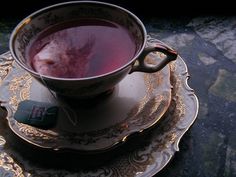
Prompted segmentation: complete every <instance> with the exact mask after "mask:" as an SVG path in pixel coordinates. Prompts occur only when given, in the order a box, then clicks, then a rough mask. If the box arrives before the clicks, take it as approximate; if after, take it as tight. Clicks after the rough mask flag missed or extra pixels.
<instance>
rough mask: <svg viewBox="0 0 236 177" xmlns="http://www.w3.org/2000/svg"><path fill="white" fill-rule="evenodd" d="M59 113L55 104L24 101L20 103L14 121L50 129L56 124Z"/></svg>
mask: <svg viewBox="0 0 236 177" xmlns="http://www.w3.org/2000/svg"><path fill="white" fill-rule="evenodd" d="M57 113H58V107H57V106H55V105H53V104H50V103H45V102H38V101H32V100H24V101H22V102H20V103H19V105H18V108H17V110H16V112H15V114H14V119H15V120H17V121H18V122H20V123H24V124H28V125H32V126H35V127H38V128H42V129H48V128H50V127H53V126H54V125H55V124H56V121H57Z"/></svg>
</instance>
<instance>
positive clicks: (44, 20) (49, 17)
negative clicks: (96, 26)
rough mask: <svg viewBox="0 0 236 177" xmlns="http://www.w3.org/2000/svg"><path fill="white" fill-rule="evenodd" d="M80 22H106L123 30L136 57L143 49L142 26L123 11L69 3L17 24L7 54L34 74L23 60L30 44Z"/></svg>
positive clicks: (92, 4) (103, 6) (110, 6)
mask: <svg viewBox="0 0 236 177" xmlns="http://www.w3.org/2000/svg"><path fill="white" fill-rule="evenodd" d="M83 18H96V19H103V20H108V21H111V22H114V23H117V24H119V25H121V26H122V27H124V28H126V29H127V31H128V32H129V33H130V35H131V38H132V40H133V42H134V44H135V56H137V55H138V54H139V53H140V52H141V50H142V49H143V48H144V45H145V35H146V31H145V28H144V26H143V24H142V22H141V21H140V20H139V19H138V18H137V17H136V16H135V15H133V14H132V13H130V12H129V11H127V10H126V9H123V8H121V7H118V6H115V5H111V4H107V3H101V2H86V1H82V2H68V3H61V4H56V5H53V6H50V7H46V8H44V9H41V10H39V11H37V12H35V13H33V14H31V15H29V16H28V17H27V18H25V19H24V20H22V21H21V22H20V23H19V25H18V26H17V27H16V28H15V30H14V31H13V33H12V35H11V39H10V50H11V52H12V54H13V56H14V58H15V59H16V60H17V62H18V63H20V65H21V66H23V67H24V68H26V69H27V70H29V71H30V72H34V71H32V68H30V65H29V64H28V62H27V57H26V48H27V46H29V45H30V43H31V42H32V40H33V39H34V38H35V37H36V36H37V35H38V34H39V33H40V32H42V31H43V30H45V29H47V28H48V27H50V26H53V25H56V24H58V23H62V22H68V21H73V20H77V19H83ZM135 56H134V57H133V58H132V59H134V58H135ZM132 59H131V61H130V62H132ZM34 74H35V73H34ZM36 74H37V73H36Z"/></svg>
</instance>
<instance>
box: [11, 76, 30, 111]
mask: <svg viewBox="0 0 236 177" xmlns="http://www.w3.org/2000/svg"><path fill="white" fill-rule="evenodd" d="M31 83H32V77H31V76H30V74H28V73H24V75H22V76H13V79H12V80H11V82H10V84H9V91H10V92H11V94H10V95H11V97H10V102H9V104H10V105H12V107H13V109H14V111H15V110H16V109H17V106H18V104H19V102H20V101H22V100H26V99H29V97H30V87H31Z"/></svg>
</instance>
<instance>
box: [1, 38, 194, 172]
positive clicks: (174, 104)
mask: <svg viewBox="0 0 236 177" xmlns="http://www.w3.org/2000/svg"><path fill="white" fill-rule="evenodd" d="M151 42H155V40H154V39H152V40H151ZM186 72H187V68H186V65H185V63H184V61H183V60H182V59H181V58H180V57H178V59H177V60H176V61H175V62H173V63H172V64H170V73H171V77H170V81H171V84H172V86H173V89H172V92H171V98H172V99H171V103H170V106H169V108H168V110H167V112H166V113H165V114H164V117H163V118H162V119H161V120H160V122H159V124H158V126H157V127H154V129H152V130H151V132H150V133H149V135H148V137H147V138H146V139H147V143H145V145H143V146H142V147H139V146H138V147H135V148H134V149H133V150H132V152H126V153H124V154H122V155H119V156H116V157H114V158H113V159H112V160H111V161H109V164H108V163H105V164H104V165H103V166H102V167H98V168H95V169H92V170H78V171H76V172H69V171H68V172H67V171H63V170H61V169H58V170H51V169H43V167H42V168H36V169H35V168H34V166H32V167H28V168H27V170H29V171H30V173H31V174H32V175H33V176H48V177H52V176H60V175H61V176H63V175H70V174H71V175H74V176H81V177H85V176H91V177H93V176H103V177H108V176H114V177H118V176H133V177H134V176H139V177H146V176H153V175H154V174H156V173H158V172H159V171H160V170H161V169H163V167H164V166H166V164H167V163H168V162H169V161H170V159H171V158H172V157H173V155H174V153H175V151H177V150H178V143H179V140H180V139H181V137H182V136H183V134H184V133H185V132H186V131H187V130H188V129H189V127H190V126H191V125H192V124H193V122H194V121H195V120H196V115H197V111H198V100H197V98H196V96H195V95H194V93H193V91H191V90H190V89H187V88H188V87H186V85H187V78H188V75H187V74H186ZM19 77H20V76H19ZM144 77H146V81H145V83H146V97H143V98H142V99H141V101H140V102H139V104H138V105H136V106H135V107H133V109H132V110H130V112H129V113H128V114H127V116H128V117H132V119H130V121H131V122H132V123H134V122H135V124H137V125H138V124H141V123H145V121H149V120H145V119H142V120H141V121H139V120H138V117H140V116H142V117H146V118H147V119H153V118H152V115H153V116H155V115H156V111H159V110H158V109H159V108H160V107H162V106H164V105H165V104H166V103H165V102H163V100H164V101H165V97H166V96H165V94H164V95H163V94H161V95H158V94H157V93H155V92H153V90H154V91H155V88H156V87H158V84H157V83H158V82H160V83H161V82H162V81H163V80H158V79H157V77H160V76H154V75H153V77H150V76H144ZM25 79H26V80H27V82H25V81H24V82H20V81H19V79H16V80H14V82H18V83H17V84H15V85H13V86H12V90H11V91H10V92H11V94H12V97H11V99H10V100H9V102H10V106H14V105H15V106H17V101H18V100H17V99H22V100H23V99H27V98H30V85H31V84H32V83H31V81H30V78H28V79H27V77H24V78H23V80H25ZM144 79H145V78H144ZM162 79H164V78H162ZM154 80H155V83H153V82H152V81H154ZM22 84H23V85H24V84H25V85H24V88H28V93H29V94H27V89H26V90H25V91H22V94H21V96H20V94H15V93H19V91H17V90H16V87H17V88H20V90H22V88H21V85H22ZM27 84H28V85H27ZM153 84H156V85H153ZM28 86H29V87H28ZM14 94H15V97H14V96H13V95H14ZM152 94H154V96H153V95H152ZM166 94H168V93H166ZM147 95H148V96H147ZM162 104H163V105H162ZM161 105H162V106H161ZM10 122H11V123H10V126H16V127H12V128H13V129H15V130H16V129H17V131H18V130H19V127H21V126H22V127H21V128H20V129H21V130H19V131H22V132H20V133H25V132H27V136H32V135H33V136H35V135H36V134H35V132H31V130H30V128H29V127H26V128H25V125H22V124H21V125H20V124H16V122H14V121H10ZM130 126H132V124H131V123H130V124H127V121H126V122H122V123H120V124H116V125H114V126H113V128H107V129H103V130H101V131H100V132H96V131H91V132H89V133H90V134H89V133H85V134H83V135H81V134H80V135H78V134H75V136H71V135H68V136H69V137H70V138H71V139H69V140H68V141H71V142H72V141H74V140H75V142H74V143H84V144H86V143H88V144H89V143H94V142H96V140H97V139H96V138H99V136H100V135H106V136H107V137H106V138H107V139H109V138H113V137H114V136H116V134H119V133H120V132H124V131H127V130H128V129H129V128H130ZM23 127H24V128H23ZM180 127H181V128H180ZM23 129H24V130H23ZM33 129H34V130H35V128H33ZM37 133H42V134H44V135H45V137H44V139H43V138H40V136H41V135H40V134H37V136H38V138H39V139H38V140H39V141H40V139H41V141H43V142H47V141H48V144H49V145H50V146H53V145H54V144H53V142H55V139H54V138H56V137H57V136H58V134H55V133H53V132H47V131H43V130H37ZM65 137H66V136H64V135H63V136H61V137H59V139H60V138H65ZM79 137H80V138H81V139H76V138H79ZM50 140H52V142H50ZM76 140H77V141H78V142H76ZM5 143H6V142H5V140H4V137H3V138H1V136H0V166H1V168H0V172H2V174H5V175H6V176H7V175H8V176H14V175H15V174H17V175H18V176H19V177H21V176H22V177H23V176H26V175H25V174H28V173H27V171H26V172H25V171H24V172H23V169H24V163H21V165H18V164H17V163H15V161H14V160H13V158H12V157H11V156H9V154H8V153H5V152H4V144H5ZM50 143H52V144H50ZM1 146H2V147H3V150H2V149H1ZM175 146H177V147H175ZM26 163H28V162H26ZM17 175H15V176H17Z"/></svg>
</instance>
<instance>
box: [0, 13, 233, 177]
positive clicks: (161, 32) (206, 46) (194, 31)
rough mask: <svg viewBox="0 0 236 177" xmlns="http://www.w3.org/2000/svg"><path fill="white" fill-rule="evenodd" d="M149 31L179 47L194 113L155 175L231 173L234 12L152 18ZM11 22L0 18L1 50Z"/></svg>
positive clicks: (209, 176) (206, 176) (186, 176)
mask: <svg viewBox="0 0 236 177" xmlns="http://www.w3.org/2000/svg"><path fill="white" fill-rule="evenodd" d="M144 23H145V25H146V26H147V30H148V33H149V34H150V35H151V36H152V37H155V38H158V39H160V40H162V41H163V42H166V43H167V44H169V45H171V46H172V47H174V48H175V49H177V51H178V52H179V54H180V56H182V58H183V59H184V60H185V62H186V63H187V65H188V69H189V74H190V76H191V79H190V80H189V85H190V87H191V88H193V89H194V90H195V93H196V95H197V96H198V98H199V102H200V110H199V115H198V118H197V120H196V122H195V123H194V125H193V126H192V128H191V129H190V130H189V131H188V132H187V133H186V134H185V135H184V137H183V139H182V141H181V143H180V151H179V152H177V153H176V154H175V156H174V158H173V159H172V161H171V162H170V163H169V164H168V166H167V167H166V168H165V169H164V170H162V171H161V172H160V173H159V174H158V175H157V176H158V177H234V176H236V137H235V135H236V129H235V126H236V111H235V108H236V17H232V16H228V17H220V16H218V17H208V16H205V17H197V18H194V19H192V18H181V17H176V18H175V19H173V18H161V19H159V18H151V19H150V20H146V21H145V22H144ZM15 24H16V22H14V21H11V20H8V21H7V22H6V21H3V20H2V21H0V52H1V53H3V52H4V51H7V50H8V40H9V33H10V31H11V30H12V29H13V26H14V25H15Z"/></svg>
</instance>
